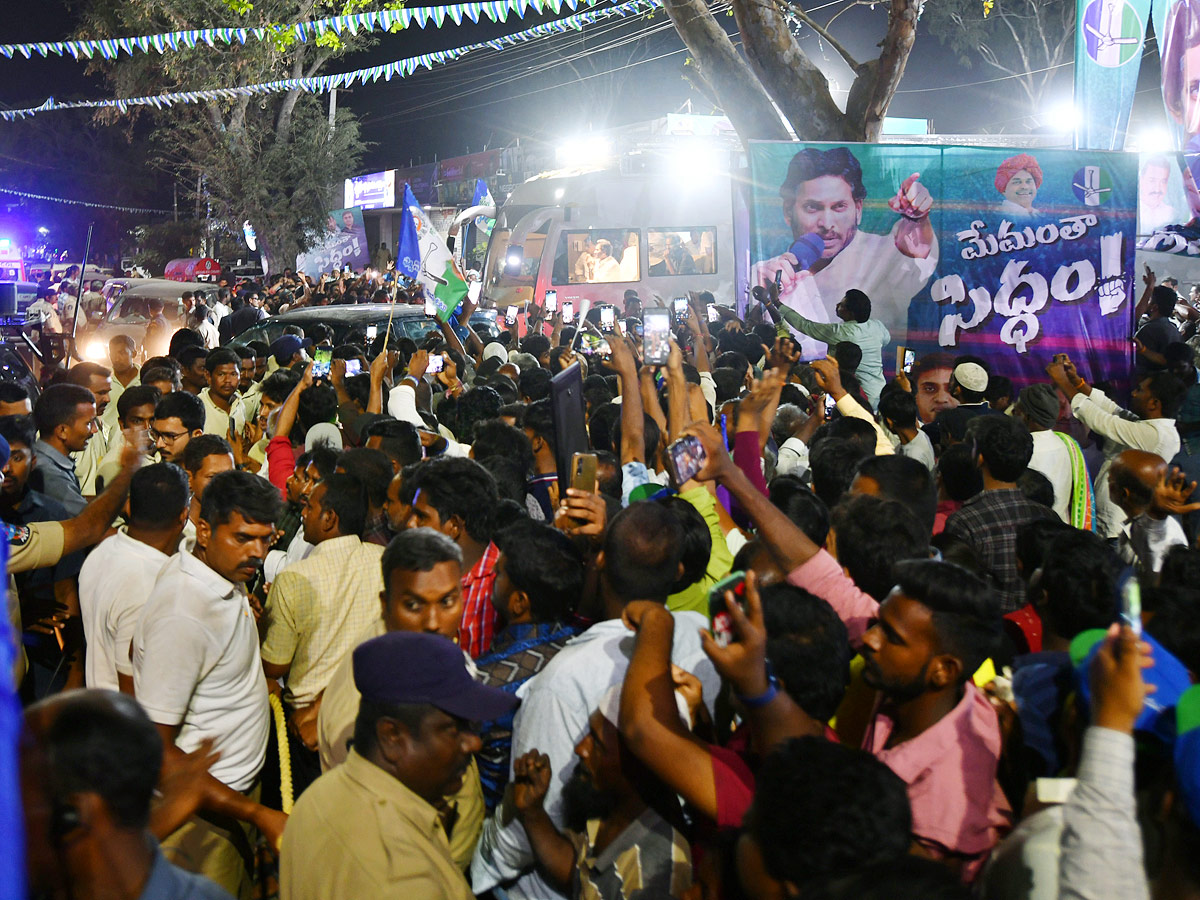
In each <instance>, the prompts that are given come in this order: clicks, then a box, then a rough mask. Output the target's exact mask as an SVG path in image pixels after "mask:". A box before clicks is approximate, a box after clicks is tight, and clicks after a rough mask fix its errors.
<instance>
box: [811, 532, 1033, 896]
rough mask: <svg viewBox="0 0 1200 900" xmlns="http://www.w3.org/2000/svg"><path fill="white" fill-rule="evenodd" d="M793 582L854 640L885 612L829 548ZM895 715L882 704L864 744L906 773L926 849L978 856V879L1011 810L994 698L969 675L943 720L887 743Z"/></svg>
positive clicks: (970, 868) (972, 867) (972, 869)
mask: <svg viewBox="0 0 1200 900" xmlns="http://www.w3.org/2000/svg"><path fill="white" fill-rule="evenodd" d="M787 580H788V583H789V584H792V585H795V586H796V587H799V588H804V589H805V590H806V591H808V592H809V593H811V594H815V595H816V596H818V597H820V598H822V599H823V600H825V601H826V602H828V603H829V605H830V606H832V607H833V608H834V610H835V611H836V612H837V614H838V616H839V617H840V618H841V620H842V622H844V623H845V625H846V631H847V633H848V634H849V636H850V643H851V644H852V645H853V646H854V647H859V646H861V645H862V639H863V635H864V634H866V633H867V628H868V627H869V626H870V623H871V621H872V620H873V619H874V618H875V617H876V616H878V615H879V604H878V603H877V602H876V601H875V598H874V597H872V596H871V595H870V594H867V593H864V592H863V591H861V590H859V588H858V586H857V585H855V583H854V581H853V579H851V578H850V576H849V575H847V574H846V573H845V572H843V571H842V567H841V566H840V565H839V564H838V561H837V560H836V559H834V558H833V556H831V555H830V554H829V552H828V551H826V550H820V551H818V552H817V554H816V556H814V557H812V559H810V560H808V561H807V562H805V563H804V564H802V565H800V566H797V567H796V568H795V569H793V570H792V571H791V573H789V575H788V579H787ZM893 725H894V723H893V721H892V719H891V718H890V717H889V716H888V714H887V712H886V711H885V710H884V708H882V707H877V708H876V712H875V716H874V718H873V719H872V721H871V725H870V727H869V728H868V729H867V734H866V736H865V737H864V739H863V749H865V750H869V751H870V752H871V753H872V754H873V755H874V756H875V757H876V758H877V759H879V760H881V761H882V762H884V763H886V764H887V766H888V768H889V769H891V770H892V771H893V772H895V773H896V774H897V775H899V776H900V777H901V778H903V779H904V782H905V784H907V785H908V799H909V802H910V803H911V804H912V815H913V833H914V835H916V837H917V839H918V840H919V841H920V842H921V844H922V845H923V846H925V848H926V849H927V850H930V851H932V852H933V853H934V854H939V855H944V854H945V853H946V852H951V853H956V854H960V855H962V856H966V857H973V859H972V860H971V861H970V862H969V863H968V865H967V866H966V867H965V869H964V875H965V877H966V878H967V879H973V878H974V877H975V874H976V873H977V872H978V870H979V867H980V866H981V865H982V864H983V862H984V860H985V859H986V857H987V853H988V851H989V850H990V849H991V848H992V846H993V845H994V844H995V843H996V841H997V840H998V839H999V836H1000V834H1001V832H1002V831H1004V830H1007V828H1008V827H1009V826H1010V825H1011V816H1012V811H1011V810H1010V809H1009V806H1008V802H1007V800H1006V799H1005V797H1004V793H1003V792H1002V791H1001V790H1000V786H999V784H997V782H996V766H997V764H998V761H999V759H1000V724H999V722H998V721H997V719H996V713H995V712H994V711H993V710H992V707H991V705H990V704H989V703H988V701H987V699H986V698H985V697H984V696H983V694H982V693H981V692H980V691H979V689H978V688H976V687H975V685H974V684H972V683H970V682H968V683H967V685H966V690H965V692H964V694H963V698H962V700H960V701H959V703H958V705H957V706H955V707H954V709H953V710H951V711H950V712H949V713H948V714H947V715H946V716H944V717H943V718H942V719H941V721H939V722H938V723H937V724H935V725H934V726H933V727H931V728H928V729H926V730H925V731H923V732H922V733H921V734H919V735H917V736H916V737H915V738H912V739H911V740H908V741H905V742H904V743H903V744H899V745H897V746H895V747H891V748H888V749H884V746H885V745H886V744H887V739H888V736H889V735H891V733H892V727H893Z"/></svg>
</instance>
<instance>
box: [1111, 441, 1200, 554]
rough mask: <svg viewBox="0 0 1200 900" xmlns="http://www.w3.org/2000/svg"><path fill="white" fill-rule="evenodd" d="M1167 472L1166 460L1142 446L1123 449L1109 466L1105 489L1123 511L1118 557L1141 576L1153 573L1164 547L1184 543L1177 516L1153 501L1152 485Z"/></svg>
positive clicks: (1185, 542) (1184, 544)
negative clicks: (1138, 448)
mask: <svg viewBox="0 0 1200 900" xmlns="http://www.w3.org/2000/svg"><path fill="white" fill-rule="evenodd" d="M1166 474H1167V463H1166V461H1165V460H1164V459H1163V458H1162V457H1161V456H1158V455H1156V454H1154V453H1149V452H1147V451H1145V450H1125V451H1123V452H1122V453H1120V454H1118V456H1117V457H1116V459H1114V460H1113V464H1112V466H1111V467H1110V468H1109V470H1108V492H1109V496H1110V497H1111V498H1112V499H1113V501H1114V502H1115V503H1116V504H1117V506H1119V507H1120V508H1121V511H1122V512H1123V513H1124V514H1125V523H1124V525H1123V526H1122V529H1121V535H1120V537H1119V539H1118V547H1119V550H1120V554H1121V558H1122V559H1123V560H1124V561H1125V562H1127V563H1131V564H1134V565H1136V566H1137V569H1138V572H1139V574H1141V575H1142V576H1144V577H1156V576H1157V575H1158V573H1159V571H1160V570H1161V569H1162V561H1163V558H1164V557H1165V556H1166V555H1167V551H1168V550H1170V549H1171V548H1172V547H1174V546H1176V545H1180V544H1182V545H1183V546H1185V547H1186V546H1187V536H1186V535H1185V534H1184V532H1183V526H1182V525H1180V524H1179V520H1178V519H1177V518H1176V517H1175V516H1172V515H1168V514H1167V512H1166V511H1164V510H1162V509H1160V508H1159V507H1158V506H1157V505H1156V504H1155V502H1154V488H1155V485H1157V484H1158V482H1159V480H1160V479H1162V478H1163V477H1164V476H1165V475H1166Z"/></svg>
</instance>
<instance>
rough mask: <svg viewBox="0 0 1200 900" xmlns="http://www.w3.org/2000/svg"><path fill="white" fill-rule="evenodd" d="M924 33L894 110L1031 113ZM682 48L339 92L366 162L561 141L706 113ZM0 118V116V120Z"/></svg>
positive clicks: (582, 38)
mask: <svg viewBox="0 0 1200 900" xmlns="http://www.w3.org/2000/svg"><path fill="white" fill-rule="evenodd" d="M10 6H12V7H16V8H14V9H8V10H6V14H5V15H4V16H3V17H2V18H0V42H5V43H7V42H16V41H24V40H30V41H32V40H55V39H63V38H65V37H66V36H67V35H68V33H69V31H70V30H71V18H70V12H69V7H68V4H67V3H66V2H63V0H38V2H35V3H22V4H19V5H18V4H10ZM566 12H567V10H566V9H565V8H564V14H565V13H566ZM826 14H827V13H826ZM546 18H552V16H548V17H546ZM718 20H719V21H720V22H722V23H723V24H724V25H725V28H726V29H727V30H728V31H729V32H730V33H731V34H732V33H734V31H735V27H734V20H733V18H732V17H731V16H725V15H723V14H718ZM538 21H539V19H537V18H534V17H531V16H527V17H526V19H525V20H524V22H521V21H520V20H517V19H516V18H515V17H510V19H509V21H508V22H507V23H504V24H498V25H494V24H491V23H490V22H487V23H486V24H480V25H473V24H469V23H468V24H464V25H462V26H455V25H453V23H452V22H451V20H449V19H447V20H446V25H445V26H444V27H443V28H442V29H432V28H430V29H427V30H420V29H417V28H415V27H414V28H413V29H411V30H409V31H408V32H402V33H399V34H395V35H384V36H383V37H382V38H381V39H380V41H379V44H378V45H377V46H376V47H375V48H374V49H372V50H371V51H369V52H367V53H362V54H358V55H356V56H351V57H346V58H343V59H342V60H338V61H336V62H335V63H333V64H331V65H330V66H329V67H327V68H326V70H325V73H330V72H336V71H344V70H349V69H353V68H358V67H361V66H367V65H375V64H378V63H381V62H387V61H391V60H394V59H399V58H402V57H405V56H410V55H414V54H419V53H423V52H429V51H431V50H437V49H444V48H450V47H456V46H460V45H463V44H467V43H472V42H474V41H476V40H481V39H487V38H491V37H495V36H497V35H501V34H505V33H508V32H512V31H517V30H520V29H522V28H525V27H528V26H529V25H532V24H535V23H536V22H538ZM883 22H884V20H883V14H882V12H880V11H873V10H871V9H868V8H866V7H863V8H859V9H854V10H851V11H850V12H849V13H847V14H846V15H844V16H842V17H841V18H840V19H839V21H838V23H837V25H836V26H835V30H836V32H837V34H838V36H839V37H840V39H841V40H843V41H844V42H845V43H846V44H847V45H848V47H849V48H850V50H851V52H853V53H855V54H856V55H857V56H858V57H859V58H860V59H863V58H868V57H869V56H871V55H872V54H873V53H875V52H877V51H875V49H874V47H873V45H874V44H875V43H876V42H877V41H878V40H879V39H880V37H882V34H883ZM925 31H926V29H924V28H923V29H922V30H921V32H919V36H918V41H917V46H916V48H915V50H914V52H913V54H912V56H911V57H910V60H909V65H908V70H907V73H906V75H905V78H904V81H903V82H902V83H901V93H900V94H899V95H898V96H897V98H896V100H895V102H894V103H893V104H892V107H891V110H890V113H891V114H892V115H897V116H916V117H928V118H931V119H932V120H933V123H934V127H935V128H936V129H937V130H938V131H940V132H942V133H957V132H973V131H988V132H995V131H1000V130H1003V129H1004V128H1005V127H1007V128H1008V129H1009V130H1013V126H1014V124H1016V125H1019V124H1020V122H1019V119H1020V117H1021V116H1022V115H1023V114H1025V113H1027V112H1028V110H1027V109H1023V108H1021V107H1020V106H1019V105H1018V104H1017V101H1018V94H1017V91H1016V90H1015V89H1014V88H1013V87H1012V85H1011V84H1007V85H1006V84H1004V83H1003V82H1000V83H992V84H983V85H976V86H974V87H965V88H961V89H955V90H946V89H945V87H946V86H947V85H960V84H966V83H970V82H980V81H984V80H987V79H992V78H994V77H995V76H996V74H997V73H996V72H995V71H994V70H991V69H987V68H985V67H982V66H976V67H974V68H966V67H963V66H961V65H959V64H957V63H956V62H954V61H953V60H952V59H948V57H949V53H948V52H947V51H946V50H945V49H944V48H943V46H942V45H941V44H940V43H939V42H938V41H937V39H936V38H935V37H934V36H932V35H930V34H927V33H925ZM802 40H803V45H804V46H805V48H806V50H808V51H809V53H810V55H811V56H812V57H813V58H814V59H815V60H816V61H817V62H818V64H819V65H821V66H822V67H823V68H824V69H825V71H826V72H828V73H829V74H830V75H831V77H832V79H833V80H834V82H835V88H838V89H841V90H842V91H844V90H845V89H846V88H848V87H849V84H850V73H849V70H848V69H847V68H846V66H845V65H844V64H843V63H842V62H841V60H840V59H839V58H838V57H837V56H836V54H834V53H833V51H831V50H830V49H829V48H828V47H826V46H824V45H823V44H821V43H820V42H818V41H817V40H816V39H815V36H814V35H812V34H811V33H810V34H809V35H808V36H806V37H804V38H802ZM613 45H616V46H613ZM686 56H687V54H686V52H685V51H684V48H683V45H682V43H681V42H680V40H679V38H678V37H677V35H676V34H675V32H674V30H673V29H672V28H671V27H670V23H669V20H668V19H667V18H666V15H665V14H663V13H658V14H656V15H655V16H653V17H652V18H649V19H647V18H645V17H638V18H632V19H629V20H615V21H610V22H605V23H601V24H599V25H596V26H592V27H591V28H590V29H585V30H584V31H582V32H571V33H569V34H568V35H562V36H555V37H551V38H543V39H539V40H537V41H531V42H528V43H526V44H524V45H520V46H518V47H512V48H508V49H506V50H504V51H502V52H494V51H487V50H485V51H480V52H478V53H476V54H473V55H468V56H467V57H466V58H465V59H464V60H461V61H459V62H456V63H453V64H451V65H448V66H442V67H439V68H436V69H434V70H433V71H432V72H426V71H422V73H421V74H419V75H415V76H413V77H410V78H406V79H393V81H391V82H390V83H388V82H384V81H382V80H381V81H379V82H378V83H375V84H371V85H367V86H359V87H357V88H355V89H354V90H353V91H350V92H346V91H340V92H339V96H338V102H339V105H345V106H347V107H349V108H351V109H353V110H354V111H355V112H356V113H357V114H358V115H359V117H360V119H361V122H362V130H363V137H364V138H365V139H366V140H367V141H369V142H371V144H372V146H371V147H370V149H369V151H368V153H367V155H366V158H365V160H364V164H363V170H364V171H373V170H378V169H382V168H390V167H403V166H406V165H408V164H410V163H420V162H428V161H431V160H432V159H434V157H435V156H436V157H438V158H444V157H447V156H455V155H459V154H463V153H469V152H475V151H478V150H482V149H484V148H485V147H490V148H494V147H503V146H505V145H506V144H508V143H509V142H511V141H513V140H515V139H522V140H545V141H550V142H557V141H558V140H561V139H563V138H565V137H569V136H571V135H576V134H579V133H582V132H586V131H588V130H591V129H600V128H604V127H606V126H611V125H622V124H628V123H631V122H637V121H643V120H647V119H651V118H655V117H658V116H662V115H664V114H666V113H668V112H673V111H677V110H679V109H681V108H683V107H684V106H685V104H687V103H688V101H689V100H690V101H691V102H692V104H693V106H692V109H693V111H695V112H708V111H710V108H709V106H708V104H707V102H706V101H705V99H704V98H703V97H702V96H701V95H699V94H698V93H697V92H696V91H694V90H693V89H692V88H691V87H690V85H688V83H687V82H686V81H684V80H683V78H682V76H681V70H682V68H683V63H684V59H685V58H686ZM1156 69H1157V56H1156V55H1155V54H1153V53H1152V54H1150V55H1149V56H1148V57H1147V59H1146V60H1144V61H1143V79H1142V80H1143V83H1142V85H1141V87H1142V88H1144V90H1143V91H1142V92H1141V93H1140V94H1139V97H1138V101H1139V105H1138V107H1137V108H1136V109H1135V112H1134V125H1133V127H1132V129H1131V130H1132V131H1136V130H1137V129H1139V128H1142V127H1145V126H1147V125H1154V124H1157V123H1158V122H1161V121H1162V112H1161V109H1162V106H1161V101H1160V100H1159V99H1158V97H1157V96H1156V93H1155V90H1154V85H1155V83H1156V82H1155V75H1156ZM83 71H84V65H83V64H82V63H77V62H75V61H74V60H71V59H58V58H53V59H50V60H43V59H40V58H37V57H35V58H34V59H32V60H25V59H24V58H22V57H19V56H18V57H16V58H14V59H12V60H6V59H3V58H0V104H3V105H6V106H9V107H14V106H31V105H36V104H39V103H41V102H42V101H43V100H45V99H46V97H47V96H51V95H52V96H54V97H56V98H58V99H64V98H76V97H78V98H84V97H88V98H101V97H104V96H106V92H105V88H104V86H103V85H102V84H101V83H99V82H98V81H97V80H95V79H89V78H87V77H86V76H85V75H84V74H83ZM1070 77H1071V69H1070V67H1066V68H1064V69H1062V70H1061V72H1060V75H1059V78H1058V81H1057V83H1056V86H1055V94H1056V96H1057V97H1058V98H1059V99H1060V101H1068V102H1069V98H1070ZM932 88H939V89H940V90H934V91H931V90H929V89H932ZM835 96H844V94H842V95H835ZM50 115H53V116H56V117H60V118H62V119H63V120H64V121H65V122H69V123H77V124H78V126H79V127H85V126H86V125H87V124H88V122H89V119H88V114H87V113H86V112H82V111H81V112H58V113H53V114H50ZM5 127H7V126H6V125H5V124H3V123H0V129H3V128H5ZM71 127H74V125H72V126H71ZM4 169H5V159H4V158H3V157H0V186H8V187H18V185H9V184H6V183H5V182H4V180H3V178H4V174H5V172H4ZM46 175H47V180H46V183H47V184H51V183H52V181H53V179H52V178H51V177H49V176H50V173H46ZM39 180H40V179H39ZM47 192H48V191H47ZM89 199H100V198H89ZM106 199H109V200H110V202H121V201H122V200H126V198H122V197H117V198H106ZM167 199H169V198H160V200H159V202H160V203H161V202H164V200H167ZM126 202H128V201H127V200H126Z"/></svg>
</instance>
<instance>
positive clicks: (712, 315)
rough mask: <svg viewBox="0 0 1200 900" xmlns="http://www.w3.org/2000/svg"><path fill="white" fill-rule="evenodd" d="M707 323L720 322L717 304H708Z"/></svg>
mask: <svg viewBox="0 0 1200 900" xmlns="http://www.w3.org/2000/svg"><path fill="white" fill-rule="evenodd" d="M708 321H710V322H720V321H721V314H720V313H718V312H717V304H715V303H709V304H708Z"/></svg>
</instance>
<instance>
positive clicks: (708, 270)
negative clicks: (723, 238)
mask: <svg viewBox="0 0 1200 900" xmlns="http://www.w3.org/2000/svg"><path fill="white" fill-rule="evenodd" d="M646 237H647V240H648V241H649V242H650V274H651V275H715V274H716V272H717V229H716V228H715V227H712V226H707V227H703V228H650V229H647V231H646Z"/></svg>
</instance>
